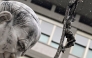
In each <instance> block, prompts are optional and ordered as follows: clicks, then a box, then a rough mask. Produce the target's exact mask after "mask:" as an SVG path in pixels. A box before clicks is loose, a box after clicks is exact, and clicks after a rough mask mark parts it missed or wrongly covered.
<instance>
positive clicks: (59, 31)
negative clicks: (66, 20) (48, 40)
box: [52, 26, 62, 43]
mask: <svg viewBox="0 0 92 58" xmlns="http://www.w3.org/2000/svg"><path fill="white" fill-rule="evenodd" d="M61 35H62V28H61V27H58V26H57V27H56V29H55V32H54V34H53V37H52V40H53V41H55V42H57V43H59V42H60V39H61Z"/></svg>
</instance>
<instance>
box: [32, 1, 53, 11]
mask: <svg viewBox="0 0 92 58" xmlns="http://www.w3.org/2000/svg"><path fill="white" fill-rule="evenodd" d="M31 2H32V3H34V4H37V5H39V6H42V7H44V8H46V9H49V10H51V8H52V4H51V2H48V1H45V0H32V1H31Z"/></svg>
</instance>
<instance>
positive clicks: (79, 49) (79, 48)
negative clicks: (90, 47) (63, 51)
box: [71, 44, 85, 57]
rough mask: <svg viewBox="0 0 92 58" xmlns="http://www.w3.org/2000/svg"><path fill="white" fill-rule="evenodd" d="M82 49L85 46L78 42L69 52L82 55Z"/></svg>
mask: <svg viewBox="0 0 92 58" xmlns="http://www.w3.org/2000/svg"><path fill="white" fill-rule="evenodd" d="M84 50H85V47H83V46H81V45H78V44H75V45H74V47H73V50H72V52H71V54H73V55H75V56H78V57H82V56H83V53H84Z"/></svg>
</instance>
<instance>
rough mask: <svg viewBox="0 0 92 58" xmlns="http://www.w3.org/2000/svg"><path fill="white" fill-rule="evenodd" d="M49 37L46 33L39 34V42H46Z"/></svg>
mask: <svg viewBox="0 0 92 58" xmlns="http://www.w3.org/2000/svg"><path fill="white" fill-rule="evenodd" d="M48 39H49V36H48V35H46V34H41V37H40V39H39V41H40V42H43V43H47V42H48Z"/></svg>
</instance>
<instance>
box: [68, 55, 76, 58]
mask: <svg viewBox="0 0 92 58" xmlns="http://www.w3.org/2000/svg"><path fill="white" fill-rule="evenodd" d="M68 58H77V57H75V56H73V55H69V57H68Z"/></svg>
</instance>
